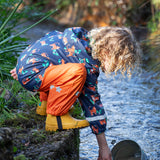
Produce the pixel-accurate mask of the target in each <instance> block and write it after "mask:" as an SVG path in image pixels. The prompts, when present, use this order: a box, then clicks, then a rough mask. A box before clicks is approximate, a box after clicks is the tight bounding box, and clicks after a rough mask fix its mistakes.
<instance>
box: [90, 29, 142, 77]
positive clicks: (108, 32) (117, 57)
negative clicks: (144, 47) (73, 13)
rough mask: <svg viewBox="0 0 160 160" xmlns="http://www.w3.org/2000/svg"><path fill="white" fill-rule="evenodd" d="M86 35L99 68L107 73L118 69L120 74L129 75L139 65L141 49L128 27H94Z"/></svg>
mask: <svg viewBox="0 0 160 160" xmlns="http://www.w3.org/2000/svg"><path fill="white" fill-rule="evenodd" d="M88 37H89V39H90V46H91V48H92V57H93V58H94V59H98V60H99V61H100V63H101V69H102V71H103V72H105V73H106V74H107V75H109V74H110V73H111V72H115V74H116V73H117V72H118V71H120V72H121V73H122V75H124V74H125V72H126V73H127V74H128V76H131V71H133V69H134V68H135V67H137V66H139V64H140V59H141V50H140V47H139V45H138V43H137V42H136V40H135V38H134V36H133V34H132V32H131V30H130V29H129V28H126V27H122V28H120V27H101V28H96V29H92V30H91V31H90V32H89V33H88ZM107 60H108V61H107ZM106 61H107V62H106ZM106 63H108V65H107V67H106Z"/></svg>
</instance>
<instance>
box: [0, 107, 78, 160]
mask: <svg viewBox="0 0 160 160" xmlns="http://www.w3.org/2000/svg"><path fill="white" fill-rule="evenodd" d="M4 126H5V127H7V128H0V157H1V158H0V159H1V160H6V159H7V160H12V159H13V157H14V160H62V159H65V160H75V159H76V160H78V159H79V148H78V146H79V131H78V129H75V130H68V131H61V132H58V131H57V132H46V131H45V117H44V116H39V115H36V114H35V110H33V111H31V112H28V113H24V114H23V115H22V116H21V117H18V118H15V119H12V120H8V121H6V122H5V124H4Z"/></svg>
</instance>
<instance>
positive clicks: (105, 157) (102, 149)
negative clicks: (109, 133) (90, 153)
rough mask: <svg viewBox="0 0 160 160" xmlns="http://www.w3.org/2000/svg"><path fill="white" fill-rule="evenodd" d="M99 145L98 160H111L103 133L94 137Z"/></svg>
mask: <svg viewBox="0 0 160 160" xmlns="http://www.w3.org/2000/svg"><path fill="white" fill-rule="evenodd" d="M96 138H97V142H98V145H99V157H98V160H112V156H111V151H110V149H109V147H108V144H107V141H106V137H105V134H104V132H103V133H101V134H98V135H96Z"/></svg>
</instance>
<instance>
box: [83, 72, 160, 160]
mask: <svg viewBox="0 0 160 160" xmlns="http://www.w3.org/2000/svg"><path fill="white" fill-rule="evenodd" d="M155 77H156V73H153V72H146V71H145V70H143V72H142V73H141V75H140V76H139V75H133V76H132V78H131V79H130V80H128V79H123V78H120V76H117V77H115V78H114V79H112V78H106V76H105V75H104V74H103V73H102V74H101V75H100V76H99V84H98V87H99V93H100V94H101V100H102V103H103V105H104V108H105V111H106V114H107V117H108V118H107V119H108V121H107V123H108V124H107V130H106V132H105V135H106V138H107V141H108V145H109V147H110V149H112V148H113V146H114V145H115V144H116V143H118V142H119V141H121V140H126V139H130V140H133V141H135V142H136V143H138V144H139V146H140V147H141V149H142V150H143V151H144V152H145V154H146V155H147V156H148V158H149V160H160V87H159V86H160V79H156V78H155ZM80 141H81V142H80V160H96V159H97V156H98V145H97V141H96V138H95V135H94V134H92V133H91V129H90V128H89V127H88V128H85V129H82V130H81V132H80ZM114 143H115V144H114Z"/></svg>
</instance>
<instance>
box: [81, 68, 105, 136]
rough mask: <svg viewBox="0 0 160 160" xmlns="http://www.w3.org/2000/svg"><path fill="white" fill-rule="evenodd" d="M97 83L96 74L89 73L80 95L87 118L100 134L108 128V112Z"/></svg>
mask: <svg viewBox="0 0 160 160" xmlns="http://www.w3.org/2000/svg"><path fill="white" fill-rule="evenodd" d="M88 72H90V70H88ZM97 83H98V81H97V75H96V74H89V75H87V80H86V83H85V85H84V88H83V91H82V93H81V95H80V97H79V101H80V103H81V106H82V109H83V111H84V114H85V117H86V120H88V121H89V123H90V127H91V129H92V132H93V133H94V134H100V133H102V132H104V131H105V130H106V114H105V111H104V107H103V105H102V102H101V100H100V95H99V93H98V88H97Z"/></svg>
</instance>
